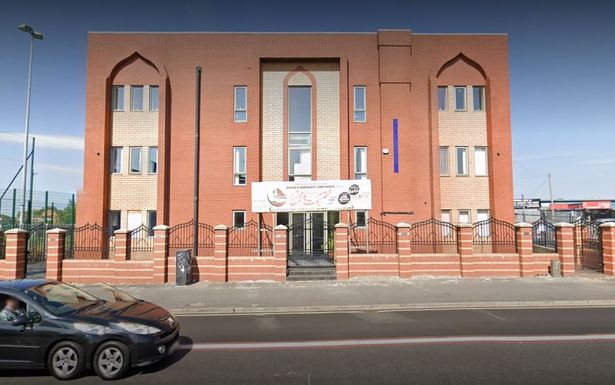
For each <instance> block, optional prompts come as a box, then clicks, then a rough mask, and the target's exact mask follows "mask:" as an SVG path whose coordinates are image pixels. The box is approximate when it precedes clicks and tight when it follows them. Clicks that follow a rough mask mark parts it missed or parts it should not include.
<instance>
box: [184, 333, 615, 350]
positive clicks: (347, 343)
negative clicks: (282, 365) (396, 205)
mask: <svg viewBox="0 0 615 385" xmlns="http://www.w3.org/2000/svg"><path fill="white" fill-rule="evenodd" d="M591 341H615V334H582V335H519V336H447V337H408V338H374V339H371V338H370V339H349V340H315V341H275V342H274V341H271V342H218V343H195V344H192V345H186V344H184V345H181V346H180V349H184V350H195V351H216V350H283V349H314V348H352V347H369V346H395V345H432V344H433V345H435V344H476V343H524V342H525V343H544V342H591Z"/></svg>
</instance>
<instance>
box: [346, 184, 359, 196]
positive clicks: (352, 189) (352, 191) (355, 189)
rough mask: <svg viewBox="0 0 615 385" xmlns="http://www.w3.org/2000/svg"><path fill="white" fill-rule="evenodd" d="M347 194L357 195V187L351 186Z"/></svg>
mask: <svg viewBox="0 0 615 385" xmlns="http://www.w3.org/2000/svg"><path fill="white" fill-rule="evenodd" d="M348 192H349V193H350V195H357V194H358V193H359V185H358V184H351V185H350V187H349V188H348Z"/></svg>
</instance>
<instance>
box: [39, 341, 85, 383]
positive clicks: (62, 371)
mask: <svg viewBox="0 0 615 385" xmlns="http://www.w3.org/2000/svg"><path fill="white" fill-rule="evenodd" d="M83 363H84V354H83V349H82V348H81V346H79V345H77V344H76V343H74V342H71V341H64V342H60V343H58V344H57V345H55V346H54V347H53V349H51V351H50V352H49V356H48V357H47V368H48V369H49V372H51V374H52V375H53V376H54V377H56V378H57V379H60V380H70V379H73V378H75V377H77V376H79V375H80V374H81V372H82V371H83V366H84V365H83Z"/></svg>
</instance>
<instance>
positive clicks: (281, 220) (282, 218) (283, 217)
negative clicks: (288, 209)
mask: <svg viewBox="0 0 615 385" xmlns="http://www.w3.org/2000/svg"><path fill="white" fill-rule="evenodd" d="M275 224H276V225H284V226H287V227H288V213H277V214H276V219H275Z"/></svg>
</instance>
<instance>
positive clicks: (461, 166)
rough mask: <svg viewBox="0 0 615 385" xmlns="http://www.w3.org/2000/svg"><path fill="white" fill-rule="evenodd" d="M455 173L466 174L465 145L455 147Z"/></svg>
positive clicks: (466, 157)
mask: <svg viewBox="0 0 615 385" xmlns="http://www.w3.org/2000/svg"><path fill="white" fill-rule="evenodd" d="M457 175H468V148H467V147H457Z"/></svg>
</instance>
